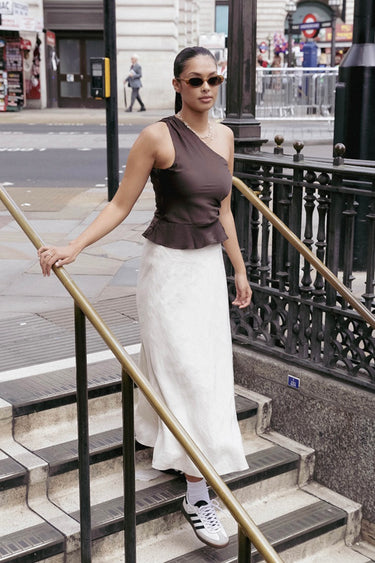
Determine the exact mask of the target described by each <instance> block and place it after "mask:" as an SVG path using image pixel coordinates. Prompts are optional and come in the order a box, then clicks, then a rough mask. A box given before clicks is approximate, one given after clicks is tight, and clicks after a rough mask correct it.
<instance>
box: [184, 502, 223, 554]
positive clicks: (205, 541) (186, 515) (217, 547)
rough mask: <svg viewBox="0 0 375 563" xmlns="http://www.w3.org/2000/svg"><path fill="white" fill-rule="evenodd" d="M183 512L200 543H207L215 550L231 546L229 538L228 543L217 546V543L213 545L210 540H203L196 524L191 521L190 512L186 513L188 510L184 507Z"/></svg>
mask: <svg viewBox="0 0 375 563" xmlns="http://www.w3.org/2000/svg"><path fill="white" fill-rule="evenodd" d="M181 511H182V514H183V515H184V516H185V518H186V520H187V521H188V522H189V524H190V526H191V527H192V528H193V532H194V534H195V535H196V536H197V538H198V539H199V541H201V542H202V543H205V544H206V545H208V546H210V547H214V548H215V549H224V547H227V545H228V544H229V538H228V541H227V543H225V544H221V545H217V544H216V543H212V542H210V541H209V540H206V539H204V538H202V537H201V536H199V535H198V533H197V530H196V529H195V527H194V524H193V523H192V522H191V520H190V516H191V515H190V514H189V513H188V512H186V510H185V509H184V507H183V506H182V507H181Z"/></svg>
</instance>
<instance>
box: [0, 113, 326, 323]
mask: <svg viewBox="0 0 375 563" xmlns="http://www.w3.org/2000/svg"><path fill="white" fill-rule="evenodd" d="M171 113H172V110H158V111H147V112H141V113H139V112H137V111H135V112H132V113H125V112H123V111H120V112H119V124H120V126H121V131H122V132H123V131H124V128H123V127H122V126H126V125H127V124H142V125H147V124H149V123H153V122H155V121H157V120H158V119H160V118H161V117H163V116H164V115H170V114H171ZM36 123H43V124H46V125H48V124H51V125H57V124H61V125H84V124H101V125H103V127H104V126H105V111H104V110H90V109H88V110H86V109H45V110H27V109H25V110H23V111H21V112H17V113H0V147H1V144H2V143H3V142H4V139H3V138H2V137H1V131H2V130H3V131H5V130H6V125H10V124H24V125H25V126H27V125H28V124H36ZM331 130H332V126H331V124H330V123H329V122H327V121H325V122H323V121H317V122H312V121H310V122H307V123H306V122H294V121H293V122H292V121H288V122H286V121H277V122H274V121H272V122H271V121H264V122H263V123H262V136H263V137H266V138H267V137H268V138H271V139H272V138H273V137H274V135H275V134H276V133H278V134H283V135H284V137H285V139H286V142H288V141H289V143H292V142H293V141H294V140H297V139H302V140H304V141H305V143H306V144H308V143H309V142H311V141H314V140H315V143H316V142H317V141H318V140H319V141H320V142H323V143H324V142H327V143H328V142H329V140H330V137H331V136H332V134H331V133H332V131H331ZM304 137H305V138H304ZM103 138H105V136H104V135H103ZM8 142H9V137H8ZM30 142H31V141H30ZM271 144H272V143H271ZM20 158H22V153H20ZM41 173H42V172H41ZM0 184H1V174H0ZM4 187H5V189H6V190H7V191H8V193H9V195H10V196H11V197H12V198H13V199H14V200H15V202H16V203H17V205H18V206H19V207H20V209H21V210H22V211H23V213H24V215H25V216H26V218H27V219H28V220H29V221H30V222H31V224H32V226H33V228H34V229H35V230H36V231H37V233H38V235H39V236H40V238H41V239H42V240H43V241H45V242H50V243H64V241H68V240H71V239H72V238H74V237H75V236H77V234H78V233H79V232H81V231H82V230H83V229H84V228H85V226H86V225H87V224H88V223H89V222H91V221H92V219H93V218H94V217H95V216H96V215H97V214H98V213H99V212H100V210H101V209H102V208H103V207H104V205H105V204H106V201H107V190H106V188H104V187H93V188H90V189H85V188H79V187H77V188H74V187H73V188H66V187H65V188H38V187H33V188H32V189H30V188H23V187H22V186H17V187H14V186H10V187H7V186H4ZM153 209H154V198H153V191H152V187H151V186H150V185H149V184H147V186H146V188H145V190H144V191H143V193H142V195H141V197H140V198H139V201H138V202H137V204H136V206H135V207H134V209H133V211H132V213H131V214H130V216H129V217H128V219H127V220H126V222H125V223H124V224H123V225H121V226H120V227H118V228H117V229H115V231H114V232H113V233H110V234H109V235H108V236H107V237H105V238H104V239H102V240H101V241H99V242H98V243H96V244H94V245H92V246H91V247H90V248H88V249H86V250H85V251H84V252H82V254H81V255H80V256H79V258H78V259H77V261H76V262H75V263H74V264H71V265H69V266H67V268H66V269H67V271H68V273H70V274H71V276H72V277H73V279H74V281H75V282H76V283H77V284H78V286H79V287H80V288H81V289H82V291H83V292H84V293H85V294H86V296H87V297H88V298H89V299H90V300H91V301H92V302H97V301H103V300H106V299H112V298H117V297H119V296H120V295H121V296H123V295H132V294H134V293H135V285H136V277H137V269H138V265H139V257H140V253H141V248H142V241H143V237H142V232H143V231H144V230H145V228H146V226H147V224H148V223H149V221H150V219H151V217H152V214H153ZM71 303H72V301H71V298H70V296H69V295H68V294H67V293H66V290H65V289H64V288H63V286H62V285H61V284H60V282H59V281H58V280H57V278H55V277H54V276H53V275H52V276H51V277H50V278H49V279H44V278H43V277H42V275H41V273H40V270H39V264H38V260H37V257H36V250H35V249H34V247H33V246H32V244H31V243H30V242H29V241H28V239H27V237H26V235H25V234H24V233H23V232H22V230H21V229H20V227H19V226H18V225H17V224H16V223H15V221H14V220H13V219H12V217H11V215H10V214H9V212H8V211H7V210H6V209H5V208H4V206H3V205H2V204H1V203H0V319H3V320H5V319H13V318H19V317H21V316H25V315H26V316H27V315H33V314H38V313H42V312H46V311H51V310H56V309H61V308H65V307H68V306H70V305H71Z"/></svg>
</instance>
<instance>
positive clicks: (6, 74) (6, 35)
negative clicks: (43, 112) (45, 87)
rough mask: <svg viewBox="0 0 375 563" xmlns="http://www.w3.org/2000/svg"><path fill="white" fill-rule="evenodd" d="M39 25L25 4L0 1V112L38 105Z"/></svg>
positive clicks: (39, 89)
mask: <svg viewBox="0 0 375 563" xmlns="http://www.w3.org/2000/svg"><path fill="white" fill-rule="evenodd" d="M42 35H43V21H42V20H40V19H37V18H35V17H32V16H30V14H29V7H28V4H26V3H22V2H12V1H10V0H0V111H20V110H21V109H22V108H23V107H26V106H30V105H31V106H32V105H33V104H34V101H35V100H36V107H40V104H41V101H40V100H41V88H40V60H41V55H40V44H41V39H40V36H42Z"/></svg>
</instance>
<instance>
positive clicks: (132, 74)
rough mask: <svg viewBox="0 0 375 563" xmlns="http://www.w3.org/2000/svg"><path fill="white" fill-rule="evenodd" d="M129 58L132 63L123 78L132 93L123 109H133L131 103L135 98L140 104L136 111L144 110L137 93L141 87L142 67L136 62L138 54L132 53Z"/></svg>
mask: <svg viewBox="0 0 375 563" xmlns="http://www.w3.org/2000/svg"><path fill="white" fill-rule="evenodd" d="M130 60H131V63H132V64H131V66H130V70H129V74H128V76H127V77H126V78H125V83H127V84H128V86H130V88H131V89H132V95H131V99H130V106H129V107H128V109H127V110H125V111H133V105H134V102H135V100H137V102H138V103H139V105H140V106H141V107H140V109H139V110H138V111H146V108H145V105H144V103H143V101H142V98H141V96H140V94H139V90H140V88H142V81H141V78H142V67H141V65H140V64H139V62H138V55H137V54H136V53H134V55H132V57H131V59H130Z"/></svg>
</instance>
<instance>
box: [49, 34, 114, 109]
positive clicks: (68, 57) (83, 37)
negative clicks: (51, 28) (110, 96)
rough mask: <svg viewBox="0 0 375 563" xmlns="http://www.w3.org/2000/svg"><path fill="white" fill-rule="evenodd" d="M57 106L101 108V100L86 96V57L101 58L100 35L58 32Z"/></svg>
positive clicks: (101, 38) (102, 49) (101, 42)
mask: <svg viewBox="0 0 375 563" xmlns="http://www.w3.org/2000/svg"><path fill="white" fill-rule="evenodd" d="M56 41H57V54H58V57H59V67H58V103H59V107H70V108H79V107H89V108H90V107H91V108H100V107H105V102H104V100H95V99H94V98H92V97H91V94H90V79H91V77H90V58H91V57H103V56H104V40H103V35H102V34H100V33H87V32H86V33H85V32H80V33H74V32H66V33H62V32H60V33H58V34H57V37H56Z"/></svg>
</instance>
